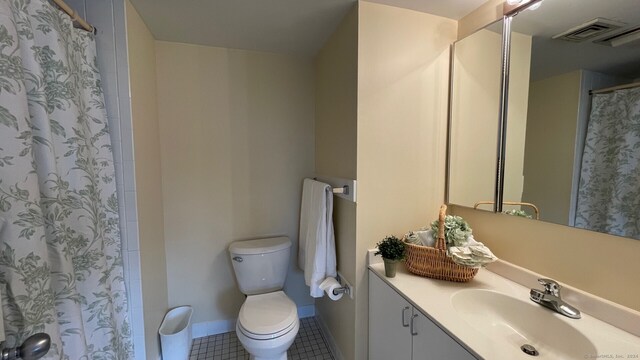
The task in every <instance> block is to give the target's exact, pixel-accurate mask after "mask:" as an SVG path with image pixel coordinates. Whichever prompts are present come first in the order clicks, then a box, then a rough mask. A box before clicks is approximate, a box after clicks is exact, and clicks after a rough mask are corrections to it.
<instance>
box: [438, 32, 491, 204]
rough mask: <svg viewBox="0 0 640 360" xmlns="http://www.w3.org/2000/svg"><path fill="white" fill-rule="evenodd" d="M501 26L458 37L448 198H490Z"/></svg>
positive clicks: (456, 201) (458, 201)
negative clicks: (462, 37) (459, 38)
mask: <svg viewBox="0 0 640 360" xmlns="http://www.w3.org/2000/svg"><path fill="white" fill-rule="evenodd" d="M502 25H503V22H502V20H501V21H498V22H496V23H493V24H491V25H489V26H487V27H485V28H484V29H481V30H479V31H476V32H475V33H473V34H471V35H469V36H467V37H465V38H464V39H462V40H460V41H457V42H456V43H454V45H453V49H452V54H451V66H452V73H451V94H450V117H449V156H448V163H447V164H448V172H447V173H448V181H447V186H448V187H447V199H448V200H447V202H449V203H454V204H458V205H463V206H468V207H473V206H474V204H476V203H477V202H479V201H488V202H492V201H494V199H495V189H496V158H497V145H496V144H497V141H498V125H499V124H498V113H499V111H500V107H501V99H500V91H501V86H500V84H501V74H502Z"/></svg>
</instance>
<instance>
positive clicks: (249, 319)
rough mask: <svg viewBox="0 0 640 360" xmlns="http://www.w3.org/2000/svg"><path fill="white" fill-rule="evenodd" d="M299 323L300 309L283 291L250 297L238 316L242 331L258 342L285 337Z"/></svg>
mask: <svg viewBox="0 0 640 360" xmlns="http://www.w3.org/2000/svg"><path fill="white" fill-rule="evenodd" d="M297 322H298V309H297V308H296V305H295V303H294V302H293V301H291V299H289V297H287V295H286V294H285V293H284V292H282V291H276V292H272V293H267V294H259V295H250V296H248V297H247V299H246V300H245V302H244V304H242V308H241V309H240V314H239V315H238V325H239V326H238V328H239V329H240V331H242V332H243V333H244V334H245V335H246V336H247V337H250V338H252V339H256V340H269V339H274V338H277V337H280V336H283V335H285V334H287V333H288V332H290V331H291V330H292V329H293V328H295V327H296V323H297Z"/></svg>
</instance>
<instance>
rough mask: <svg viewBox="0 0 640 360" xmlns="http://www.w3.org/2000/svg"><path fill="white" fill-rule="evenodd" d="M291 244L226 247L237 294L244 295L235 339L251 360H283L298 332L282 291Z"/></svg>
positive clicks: (295, 315) (285, 241)
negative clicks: (236, 283)
mask: <svg viewBox="0 0 640 360" xmlns="http://www.w3.org/2000/svg"><path fill="white" fill-rule="evenodd" d="M290 248H291V241H290V240H289V239H288V238H286V237H278V238H267V239H258V240H248V241H236V242H234V243H232V244H231V245H230V246H229V253H230V255H231V260H232V262H233V269H234V272H235V275H236V279H237V281H238V286H239V288H240V290H241V291H242V292H243V293H244V294H245V295H247V298H246V299H245V301H244V303H243V304H242V307H241V308H240V313H239V314H238V321H237V322H236V335H237V336H238V340H240V343H241V344H242V346H243V347H244V348H245V349H246V350H247V352H249V354H250V355H251V359H252V360H286V359H287V349H288V348H289V347H290V346H291V344H293V341H294V340H295V338H296V335H297V334H298V330H299V328H300V320H299V319H298V309H297V307H296V304H295V303H294V302H293V301H291V299H289V297H288V296H287V295H286V294H285V293H284V292H283V291H282V287H283V286H284V280H285V278H286V274H287V267H288V265H289V253H290Z"/></svg>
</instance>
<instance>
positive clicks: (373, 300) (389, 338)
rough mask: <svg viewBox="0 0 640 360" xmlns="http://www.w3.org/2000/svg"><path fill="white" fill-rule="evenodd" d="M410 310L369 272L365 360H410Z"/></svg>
mask: <svg viewBox="0 0 640 360" xmlns="http://www.w3.org/2000/svg"><path fill="white" fill-rule="evenodd" d="M412 310H413V308H412V306H411V305H410V304H409V303H408V302H407V301H406V300H405V299H404V298H403V297H402V296H400V295H399V294H398V293H397V292H395V291H394V290H393V289H392V288H391V287H390V286H389V285H387V284H385V283H384V281H382V280H381V279H380V278H379V277H378V276H377V275H375V274H373V273H372V272H371V271H369V360H411V334H410V333H409V321H410V318H411V314H412ZM403 317H404V319H403Z"/></svg>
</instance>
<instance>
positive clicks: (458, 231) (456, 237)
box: [431, 215, 471, 247]
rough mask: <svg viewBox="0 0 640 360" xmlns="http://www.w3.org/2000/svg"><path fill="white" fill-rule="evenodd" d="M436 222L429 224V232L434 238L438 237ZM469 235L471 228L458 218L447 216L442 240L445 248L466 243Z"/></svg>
mask: <svg viewBox="0 0 640 360" xmlns="http://www.w3.org/2000/svg"><path fill="white" fill-rule="evenodd" d="M438 224H439V222H438V220H436V221H434V222H432V223H431V230H433V232H434V237H437V236H438ZM469 235H471V227H469V224H468V223H467V222H466V221H465V220H464V219H463V218H462V217H460V216H455V215H447V216H446V217H445V220H444V240H445V241H446V243H447V247H450V246H461V245H464V244H465V243H466V242H467V238H468V237H469Z"/></svg>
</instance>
